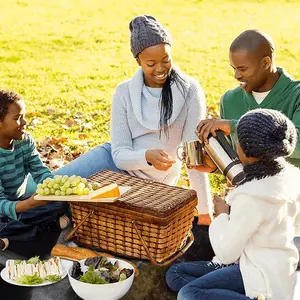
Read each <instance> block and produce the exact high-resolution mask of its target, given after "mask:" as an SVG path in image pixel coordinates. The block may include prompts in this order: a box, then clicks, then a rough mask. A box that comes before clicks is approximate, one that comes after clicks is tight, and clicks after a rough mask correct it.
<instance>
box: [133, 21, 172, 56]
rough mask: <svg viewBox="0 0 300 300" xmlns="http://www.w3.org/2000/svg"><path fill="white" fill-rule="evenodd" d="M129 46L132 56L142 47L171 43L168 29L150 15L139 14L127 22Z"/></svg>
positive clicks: (136, 54)
mask: <svg viewBox="0 0 300 300" xmlns="http://www.w3.org/2000/svg"><path fill="white" fill-rule="evenodd" d="M129 29H130V32H131V35H130V46H131V52H132V54H133V56H134V57H137V56H138V55H139V53H141V52H142V51H143V50H144V49H146V48H148V47H152V46H156V45H159V44H169V45H171V36H170V35H169V33H168V31H167V30H166V29H165V28H164V27H163V26H162V25H161V24H160V23H159V22H158V21H156V19H155V18H154V17H152V16H148V15H141V16H137V17H135V18H134V19H133V20H132V21H131V22H130V23H129Z"/></svg>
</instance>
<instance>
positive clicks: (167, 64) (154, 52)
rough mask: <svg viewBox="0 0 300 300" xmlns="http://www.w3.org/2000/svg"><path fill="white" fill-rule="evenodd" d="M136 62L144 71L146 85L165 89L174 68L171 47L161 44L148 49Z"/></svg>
mask: <svg viewBox="0 0 300 300" xmlns="http://www.w3.org/2000/svg"><path fill="white" fill-rule="evenodd" d="M136 60H137V62H138V64H139V65H140V66H141V67H142V69H143V72H144V80H145V85H147V86H149V87H154V88H155V87H156V88H157V87H158V88H161V87H163V85H164V83H165V82H166V80H167V77H168V74H169V73H170V71H171V68H172V57H171V46H170V45H168V44H159V45H156V46H152V47H149V48H146V49H145V50H143V51H142V52H141V53H140V54H139V55H138V57H137V59H136Z"/></svg>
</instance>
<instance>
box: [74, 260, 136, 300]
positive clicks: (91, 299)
mask: <svg viewBox="0 0 300 300" xmlns="http://www.w3.org/2000/svg"><path fill="white" fill-rule="evenodd" d="M107 260H108V261H110V262H112V263H114V262H115V261H116V260H117V261H118V263H119V267H120V268H127V269H131V270H133V273H132V275H131V276H130V277H129V278H127V279H125V280H123V281H119V282H115V283H108V284H91V283H85V282H81V281H79V280H76V279H74V278H73V277H72V276H71V274H70V273H71V270H72V267H71V268H70V269H69V271H68V277H69V281H70V284H71V286H72V288H73V290H74V292H75V293H76V294H77V295H78V296H79V297H81V298H82V299H84V300H99V299H103V300H104V299H105V300H118V299H120V298H122V297H123V296H124V295H125V294H126V293H127V292H128V291H129V289H130V288H131V285H132V283H133V279H134V268H133V267H132V265H131V264H129V263H128V262H126V261H123V260H122V259H119V258H108V257H107ZM84 262H85V259H83V260H80V261H79V263H80V265H81V270H82V271H83V272H85V271H87V270H88V267H87V266H85V265H84Z"/></svg>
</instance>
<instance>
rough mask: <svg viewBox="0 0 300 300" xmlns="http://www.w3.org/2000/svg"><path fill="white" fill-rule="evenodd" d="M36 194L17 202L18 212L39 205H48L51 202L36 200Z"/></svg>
mask: <svg viewBox="0 0 300 300" xmlns="http://www.w3.org/2000/svg"><path fill="white" fill-rule="evenodd" d="M35 195H36V194H34V195H32V196H31V197H30V198H28V199H25V200H22V201H20V202H18V203H17V204H16V212H17V213H20V212H24V211H27V210H29V209H32V208H35V207H39V206H45V205H48V204H49V203H50V202H49V201H45V200H34V196H35Z"/></svg>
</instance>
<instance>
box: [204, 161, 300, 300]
mask: <svg viewBox="0 0 300 300" xmlns="http://www.w3.org/2000/svg"><path fill="white" fill-rule="evenodd" d="M299 195H300V170H299V169H298V168H296V167H294V166H292V165H290V164H288V165H287V167H285V168H284V169H283V170H282V171H281V172H280V173H278V174H277V175H275V176H272V177H266V178H263V179H260V180H253V181H250V182H246V183H244V184H243V185H241V186H239V187H237V188H235V189H234V190H232V191H231V192H230V193H229V194H228V197H227V202H228V204H229V205H230V206H231V212H230V215H227V214H224V213H223V214H220V215H219V216H218V217H216V218H215V219H214V220H213V222H212V224H211V225H210V228H209V235H210V240H211V243H212V247H213V249H214V251H215V254H216V257H217V258H218V259H219V260H220V261H221V262H222V263H223V264H231V263H234V262H236V261H237V260H239V263H240V268H241V273H242V277H243V281H244V286H245V291H246V295H247V296H248V297H250V298H254V297H257V296H259V295H264V296H266V297H267V299H268V300H290V299H292V297H293V291H294V285H295V281H296V272H295V271H296V268H297V262H298V259H299V254H298V251H297V248H296V247H295V245H294V243H293V239H294V237H295V235H296V236H299V234H300V230H299V228H300V214H299V211H300V202H299V201H300V198H299Z"/></svg>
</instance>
